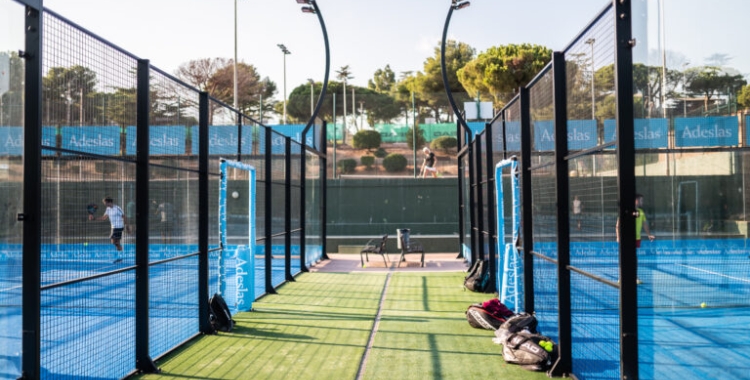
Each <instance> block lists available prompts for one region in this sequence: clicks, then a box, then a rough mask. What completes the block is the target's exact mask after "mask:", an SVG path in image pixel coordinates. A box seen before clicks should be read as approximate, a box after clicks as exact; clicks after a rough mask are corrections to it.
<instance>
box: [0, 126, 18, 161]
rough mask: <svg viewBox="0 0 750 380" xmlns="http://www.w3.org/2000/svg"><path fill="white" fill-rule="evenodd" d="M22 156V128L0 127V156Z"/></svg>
mask: <svg viewBox="0 0 750 380" xmlns="http://www.w3.org/2000/svg"><path fill="white" fill-rule="evenodd" d="M22 154H23V128H21V127H0V156H20V155H22Z"/></svg>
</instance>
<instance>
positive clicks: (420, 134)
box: [406, 126, 427, 149]
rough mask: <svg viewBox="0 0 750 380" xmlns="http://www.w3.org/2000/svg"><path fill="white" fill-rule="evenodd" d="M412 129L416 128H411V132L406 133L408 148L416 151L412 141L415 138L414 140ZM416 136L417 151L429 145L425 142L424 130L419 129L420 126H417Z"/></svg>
mask: <svg viewBox="0 0 750 380" xmlns="http://www.w3.org/2000/svg"><path fill="white" fill-rule="evenodd" d="M412 129H414V128H409V130H408V131H407V132H406V146H408V147H409V148H411V149H414V144H412V141H414V138H413V137H414V136H412V135H413V133H412ZM416 136H417V149H422V147H423V146H425V145H426V143H427V140H425V138H424V129H422V128H419V126H417V134H416Z"/></svg>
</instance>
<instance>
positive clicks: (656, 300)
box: [534, 239, 750, 380]
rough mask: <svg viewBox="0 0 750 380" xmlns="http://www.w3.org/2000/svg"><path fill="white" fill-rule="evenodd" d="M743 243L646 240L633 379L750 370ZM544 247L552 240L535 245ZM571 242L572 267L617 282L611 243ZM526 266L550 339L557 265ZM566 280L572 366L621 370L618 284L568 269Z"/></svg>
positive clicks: (604, 375)
mask: <svg viewBox="0 0 750 380" xmlns="http://www.w3.org/2000/svg"><path fill="white" fill-rule="evenodd" d="M744 243H745V241H744V240H729V239H727V240H716V241H706V240H700V241H679V242H674V241H661V242H658V243H657V242H654V243H650V242H646V243H645V244H644V247H643V248H642V249H641V250H640V251H639V255H638V278H639V280H640V284H639V285H638V288H637V289H638V305H639V306H638V337H639V339H638V346H639V359H640V360H639V374H640V378H641V379H679V380H686V379H747V378H750V375H748V374H750V341H748V340H747V337H748V333H747V326H749V325H750V257H748V253H749V252H748V250H747V249H746V248H744ZM535 248H536V247H535ZM545 248H546V249H550V248H551V246H546V247H545V245H544V244H542V245H541V249H545ZM571 248H572V251H571V265H573V266H575V267H576V268H579V269H582V270H584V271H586V272H588V273H591V274H594V275H596V276H599V277H601V278H604V279H606V280H609V281H612V282H615V283H616V282H618V281H619V269H618V265H617V253H616V244H614V243H572V244H571ZM534 265H535V281H534V286H535V291H536V292H535V295H536V301H535V305H536V310H537V316H538V317H539V320H540V330H541V332H542V333H543V334H545V335H549V336H551V337H553V338H554V339H555V340H557V334H558V331H557V318H558V316H557V309H556V307H557V306H556V305H557V283H556V282H557V278H556V273H555V272H554V270H552V269H553V268H554V267H553V266H551V264H548V263H547V264H545V262H543V260H535V262H534ZM545 265H548V266H547V267H545ZM550 273H553V275H552V276H550ZM571 287H572V290H571V292H572V295H571V302H572V320H573V331H572V343H573V347H572V350H573V351H572V354H573V358H574V361H573V363H574V364H575V368H574V373H575V374H576V375H577V376H578V377H579V378H580V379H617V378H619V375H620V373H619V354H620V351H619V350H620V347H619V335H620V332H619V293H618V290H617V288H615V287H612V286H610V285H606V284H603V283H601V282H597V281H594V280H592V279H590V278H587V277H585V276H583V275H580V274H578V273H575V272H573V273H571Z"/></svg>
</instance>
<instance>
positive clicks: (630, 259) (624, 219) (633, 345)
mask: <svg viewBox="0 0 750 380" xmlns="http://www.w3.org/2000/svg"><path fill="white" fill-rule="evenodd" d="M613 2H614V7H615V44H616V45H615V55H616V57H615V92H616V99H617V132H616V133H617V182H618V183H617V185H618V188H619V190H620V194H619V195H620V202H619V203H620V204H619V210H618V211H619V214H618V215H619V218H620V223H619V225H620V280H621V281H620V378H622V379H628V380H636V379H638V377H639V369H638V298H637V297H638V289H637V286H638V285H637V283H636V281H637V279H638V275H637V271H638V261H637V260H638V259H637V256H636V247H635V212H636V210H635V192H636V187H635V139H634V135H633V129H634V123H635V122H634V120H633V51H632V49H633V47H634V46H635V41H634V40H633V36H632V12H631V1H630V0H613Z"/></svg>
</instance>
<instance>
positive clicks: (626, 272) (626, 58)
mask: <svg viewBox="0 0 750 380" xmlns="http://www.w3.org/2000/svg"><path fill="white" fill-rule="evenodd" d="M631 2H632V0H613V1H612V3H611V4H608V5H607V6H606V7H604V9H603V10H602V11H601V12H600V13H598V14H597V16H596V17H595V18H594V19H593V20H592V21H591V23H590V24H588V25H587V26H586V27H585V28H584V29H583V30H582V31H581V32H580V33H579V34H578V35H577V36H576V37H575V39H574V40H573V42H572V43H571V44H570V45H569V46H568V47H567V48H566V49H565V50H564V51H567V50H568V49H570V48H571V47H572V46H573V45H574V44H575V43H576V42H577V41H579V40H580V39H581V38H583V37H584V36H585V35H586V33H587V32H588V31H589V30H590V29H591V28H592V26H593V25H594V24H595V23H597V22H599V21H601V20H602V19H603V17H604V16H605V15H606V14H607V12H608V11H610V10H611V9H612V8H614V9H615V12H614V17H615V18H616V20H615V29H616V31H615V34H616V46H615V49H616V50H615V55H616V62H615V70H616V102H617V117H616V120H617V141H616V143H609V144H602V145H599V146H597V147H595V148H591V149H588V150H584V151H580V152H578V151H577V152H576V153H575V154H573V155H569V154H568V150H567V141H566V140H567V139H559V138H558V139H555V151H554V156H555V159H554V162H550V163H545V164H542V165H537V166H536V167H534V166H532V164H531V147H532V131H531V127H532V125H531V113H530V94H529V89H530V88H531V87H533V85H534V84H535V83H536V82H537V81H538V80H540V78H542V77H543V76H544V75H545V74H546V73H548V71H549V70H550V69H552V70H553V81H554V83H553V86H554V87H553V89H554V110H555V116H554V117H555V135H556V136H566V135H567V104H566V103H567V94H566V89H565V86H566V77H565V76H566V73H565V53H564V52H556V53H554V58H553V62H552V63H551V64H550V65H548V66H547V67H545V68H544V69H543V70H541V72H540V73H539V74H538V75H537V76H536V77H535V78H534V79H533V80H532V81H530V82H529V84H527V85H526V86H525V87H523V88H521V89H520V93H519V95H518V97H517V98H514V99H513V100H511V101H510V102H509V103H508V106H506V108H504V109H502V110H501V111H500V112H499V113H498V115H497V116H496V118H495V119H493V122H495V121H496V120H499V121H502V122H503V126H504V125H505V124H504V123H505V121H506V118H505V111H506V110H507V108H508V107H510V105H511V104H513V102H515V101H517V100H518V101H520V108H521V120H520V122H521V131H520V133H521V183H522V189H521V191H522V202H523V210H522V220H523V221H524V222H523V261H524V289H525V292H524V296H525V297H524V306H525V310H526V311H527V312H530V313H533V312H534V311H535V294H534V259H535V258H539V259H543V260H546V261H549V262H551V263H553V264H554V265H555V266H556V268H557V272H556V274H557V277H558V278H557V281H558V282H557V288H558V299H557V303H558V305H557V306H558V312H559V321H558V322H559V323H558V329H559V331H558V332H559V353H560V356H559V359H558V360H557V362H556V363H555V364H554V366H553V368H552V369H551V370H550V371H549V372H548V374H549V375H550V376H574V373H573V366H574V362H573V359H572V305H571V284H570V279H571V272H576V273H579V274H580V275H583V276H587V277H590V278H592V279H594V280H597V281H601V282H604V283H606V284H609V285H610V286H615V287H617V288H619V292H620V310H619V313H620V315H619V317H620V340H619V342H620V377H621V378H623V379H637V378H638V377H639V369H638V303H637V282H636V281H637V273H636V272H637V266H638V264H637V257H636V249H635V238H634V237H635V222H634V217H635V208H634V204H635V175H634V172H633V168H634V167H635V144H634V136H633V127H634V118H633V72H632V70H633V57H632V48H633V46H634V44H635V41H634V40H633V39H632V25H631V23H632V10H631ZM451 12H452V10H451ZM449 18H450V13H449ZM446 91H447V90H446ZM449 97H450V96H449ZM519 98H520V99H519ZM491 131H492V126H491V124H490V125H487V127H486V128H485V132H484V133H490V134H491ZM458 133H459V134H460V133H461V124H460V123H459V127H458ZM503 133H505V131H504V130H503ZM483 137H484V136H482V135H479V136H477V137H476V138H473V139H472V141H466V142H465V143H462V144H461V145H460V148H461V149H460V152H459V155H458V157H459V170H460V171H461V170H464V169H465V168H464V167H463V166H464V164H463V159H464V158H465V157H466V155H468V157H469V160H468V162H469V164H470V166H471V168H470V170H469V183H470V191H469V194H468V196H469V198H470V200H469V201H468V202H466V194H463V192H462V190H463V182H462V180H463V178H462V177H461V175H459V186H460V187H461V188H460V189H459V213H460V214H461V216H460V217H459V220H462V219H461V218H462V217H463V212H464V209H463V208H464V207H470V214H471V249H472V256H473V257H476V255H477V253H478V252H477V251H481V250H482V249H481V248H482V247H483V245H482V243H483V240H482V231H483V230H484V228H483V227H484V226H483V223H484V219H483V216H482V212H483V210H484V207H483V205H484V204H485V203H486V204H487V205H488V206H492V203H493V200H492V199H489V198H492V197H491V196H489V194H488V199H486V200H484V199H483V195H482V194H481V184H482V182H483V180H482V173H483V171H482V170H483V169H482V166H483V165H484V166H486V170H488V181H487V182H488V183H490V182H491V181H492V180H495V181H496V180H499V179H498V178H494V179H491V174H490V172H489V170H490V169H491V166H492V164H493V162H492V154H493V150H494V149H502V151H503V154H504V155H505V153H506V152H505V151H506V150H507V146H503V147H494V146H492V142H491V141H486V142H484V141H482V138H483ZM459 141H461V135H459ZM480 143H482V144H483V145H484V146H483V147H479V145H480ZM611 146H615V147H616V151H615V153H614V154H616V155H617V163H618V173H617V179H618V190H619V208H620V209H619V218H620V219H621V220H622V222H621V223H620V228H621V231H620V233H621V242H620V245H619V248H620V253H619V255H620V256H619V266H620V277H621V279H622V284H615V283H612V282H608V281H602V280H601V279H600V278H598V277H595V276H593V275H592V274H589V273H585V272H582V271H581V270H580V269H578V268H575V267H573V266H571V265H570V221H569V216H570V215H569V210H568V208H567V207H558V208H557V214H556V217H557V230H556V233H557V246H558V251H557V254H558V257H557V258H556V259H552V258H548V257H546V256H543V255H541V254H539V253H535V252H534V251H533V248H534V235H533V232H534V231H533V222H532V218H533V213H532V207H531V204H532V182H531V171H532V170H534V169H541V168H545V167H551V166H552V165H554V166H555V167H554V170H555V175H556V191H555V197H556V199H557V204H558V205H561V204H567V200H568V198H569V195H570V194H569V183H568V182H569V179H568V178H569V177H568V176H569V173H568V171H567V168H568V162H569V161H570V160H572V159H574V158H576V157H579V156H582V155H586V154H590V153H592V152H596V151H601V150H603V149H605V148H607V147H611ZM481 148H484V149H485V151H484V152H482V151H481ZM716 150H721V148H717V149H716ZM702 151H703V150H702ZM659 152H663V150H659ZM545 154H546V153H545ZM479 156H485V158H486V160H485V162H484V163H483V162H482V160H481V159H480V157H479ZM488 190H489V189H488ZM488 211H489V212H490V213H491V215H490V218H488V223H487V224H488V227H491V225H492V221H493V219H494V218H497V215H494V214H495V210H494V209H493V208H488ZM459 231H460V232H459V233H460V234H461V235H462V236H461V237H460V239H459V241H460V242H462V243H463V241H464V239H463V223H462V225H461V226H459ZM493 238H494V239H499V238H500V236H493ZM490 241H493V240H492V239H490ZM495 241H496V240H495ZM491 245H492V244H491ZM479 254H481V252H479ZM490 256H492V249H491V248H490ZM491 269H492V271H491V275H492V276H493V278H494V277H495V275H496V270H498V269H497V268H491Z"/></svg>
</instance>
